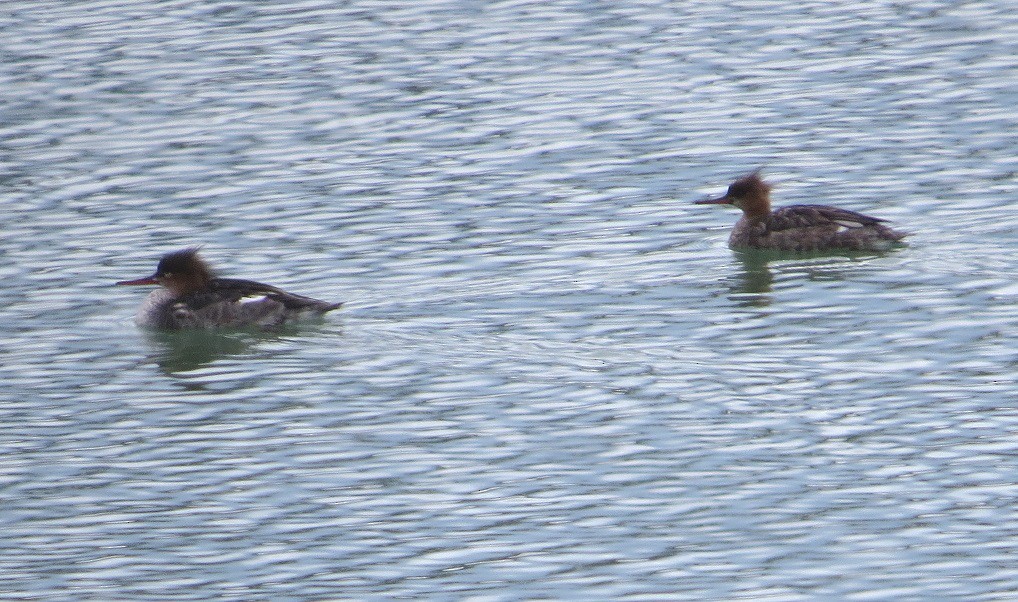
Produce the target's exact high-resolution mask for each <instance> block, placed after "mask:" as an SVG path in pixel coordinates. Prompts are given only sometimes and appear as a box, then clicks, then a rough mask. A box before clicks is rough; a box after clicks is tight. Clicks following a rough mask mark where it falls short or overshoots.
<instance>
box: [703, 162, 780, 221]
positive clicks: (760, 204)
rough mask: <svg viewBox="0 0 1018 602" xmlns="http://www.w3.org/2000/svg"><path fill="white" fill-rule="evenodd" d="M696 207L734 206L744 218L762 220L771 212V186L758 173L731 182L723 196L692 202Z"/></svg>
mask: <svg viewBox="0 0 1018 602" xmlns="http://www.w3.org/2000/svg"><path fill="white" fill-rule="evenodd" d="M694 203H695V204H697V205H735V206H736V207H738V208H739V209H742V212H743V213H744V214H745V215H746V217H750V218H758V217H759V218H762V217H766V216H767V215H769V214H770V212H771V186H770V184H768V183H767V182H764V181H763V178H761V177H760V172H759V171H754V172H753V173H751V174H749V175H748V176H743V177H741V178H739V179H738V180H736V181H734V182H732V185H731V186H729V187H728V192H726V193H725V196H722V197H718V198H716V199H704V200H702V201H694Z"/></svg>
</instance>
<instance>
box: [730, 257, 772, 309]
mask: <svg viewBox="0 0 1018 602" xmlns="http://www.w3.org/2000/svg"><path fill="white" fill-rule="evenodd" d="M735 255H736V256H737V257H738V258H739V260H740V261H741V262H742V273H740V274H738V275H735V276H733V277H732V284H731V286H730V287H729V298H730V299H732V300H733V301H735V302H737V303H738V304H739V305H742V306H744V307H763V306H766V305H770V304H771V296H770V293H771V288H772V286H773V284H774V276H773V275H772V274H771V270H770V268H769V267H768V265H767V264H768V261H769V259H770V258H769V257H768V256H767V255H765V254H762V253H760V252H752V251H750V252H746V253H735Z"/></svg>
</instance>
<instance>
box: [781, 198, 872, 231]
mask: <svg viewBox="0 0 1018 602" xmlns="http://www.w3.org/2000/svg"><path fill="white" fill-rule="evenodd" d="M883 221H885V220H882V219H880V218H877V217H870V216H868V215H863V214H862V213H856V212H855V211H849V210H848V209H839V208H837V207H829V206H827V205H789V206H788V207H782V208H781V209H778V210H776V211H775V212H774V213H772V214H771V215H770V218H769V219H768V220H767V230H768V231H770V232H780V231H781V230H791V229H794V228H817V227H832V228H835V229H837V228H846V229H851V228H867V227H871V226H876V225H878V224H880V223H881V222H883Z"/></svg>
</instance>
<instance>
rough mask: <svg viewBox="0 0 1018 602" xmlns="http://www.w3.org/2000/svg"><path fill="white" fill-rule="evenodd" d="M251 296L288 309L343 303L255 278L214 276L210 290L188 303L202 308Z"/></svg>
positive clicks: (324, 307) (325, 308)
mask: <svg viewBox="0 0 1018 602" xmlns="http://www.w3.org/2000/svg"><path fill="white" fill-rule="evenodd" d="M249 297H266V298H268V299H272V300H273V301H278V302H279V303H282V304H283V306H284V307H286V308H287V309H295V310H301V309H310V310H315V311H323V312H324V311H329V310H331V309H336V308H337V307H339V306H340V305H342V304H341V303H328V302H326V301H319V300H318V299H312V298H311V297H305V296H303V295H297V294H294V293H289V292H287V291H284V290H283V289H281V288H277V287H275V286H272V285H270V284H262V283H261V282H255V281H254V280H242V279H240V278H213V279H212V281H211V282H210V283H209V289H208V292H201V293H196V294H194V295H192V296H191V297H190V298H188V300H187V302H188V305H190V306H191V307H194V308H201V307H203V306H205V305H209V304H211V303H217V302H221V301H232V302H234V303H236V302H238V301H240V300H241V299H245V298H249Z"/></svg>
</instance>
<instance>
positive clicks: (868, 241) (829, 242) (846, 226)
mask: <svg viewBox="0 0 1018 602" xmlns="http://www.w3.org/2000/svg"><path fill="white" fill-rule="evenodd" d="M770 192H771V187H770V185H769V184H767V183H766V182H764V181H763V178H761V177H760V172H758V171H757V172H753V173H751V174H749V175H748V176H744V177H742V178H739V179H738V180H736V181H735V182H733V183H732V185H731V186H729V187H728V192H726V193H725V195H724V196H722V197H718V198H715V199H704V200H702V201H695V203H696V204H698V205H735V206H736V207H738V208H739V209H742V218H741V219H740V220H739V221H738V222H737V223H736V224H735V228H733V229H732V235H731V236H730V237H729V239H728V246H729V247H731V248H733V249H747V248H748V249H772V250H776V251H795V252H808V251H887V250H888V249H890V248H891V247H893V246H894V245H895V243H897V242H898V241H900V240H901V239H902V238H904V237H905V233H904V232H900V231H898V230H892V229H891V228H889V227H887V226H885V225H883V222H884V221H885V220H882V219H880V218H876V217H870V216H868V215H863V214H861V213H856V212H855V211H849V210H847V209H839V208H837V207H829V206H827V205H790V206H788V207H782V208H780V209H776V210H774V211H771V195H770Z"/></svg>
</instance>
